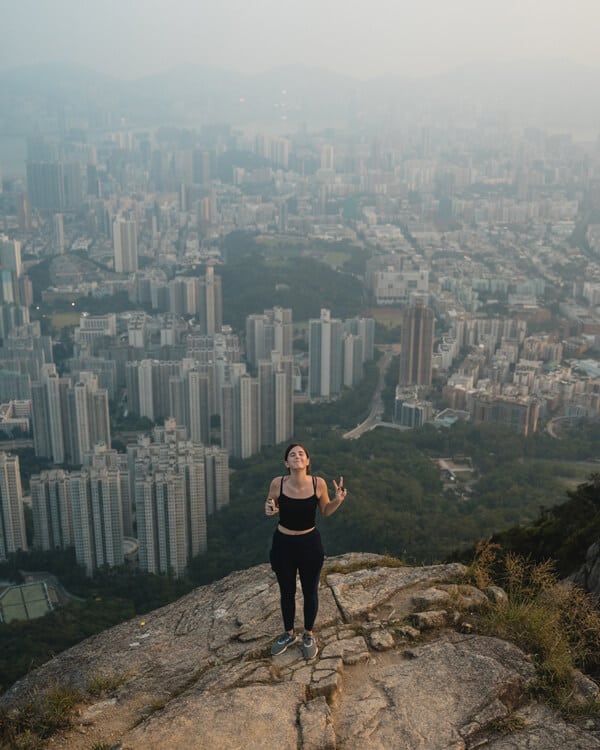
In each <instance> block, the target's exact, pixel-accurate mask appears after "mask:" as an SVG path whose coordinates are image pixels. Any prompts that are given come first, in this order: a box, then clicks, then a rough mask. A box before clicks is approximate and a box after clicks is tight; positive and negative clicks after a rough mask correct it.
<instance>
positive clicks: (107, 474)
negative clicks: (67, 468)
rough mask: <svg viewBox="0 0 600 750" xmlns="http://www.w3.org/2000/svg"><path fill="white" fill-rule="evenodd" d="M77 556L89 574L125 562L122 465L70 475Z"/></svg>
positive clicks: (91, 469) (85, 470) (86, 470)
mask: <svg viewBox="0 0 600 750" xmlns="http://www.w3.org/2000/svg"><path fill="white" fill-rule="evenodd" d="M69 483H70V489H71V504H72V510H73V537H74V542H75V556H76V558H77V562H78V563H79V564H80V565H83V566H85V569H86V572H87V574H88V575H93V573H94V571H95V570H97V569H98V568H102V567H109V568H111V567H114V566H116V565H121V564H122V563H123V559H124V558H123V511H122V507H121V477H120V472H119V470H118V469H106V468H104V469H94V468H90V469H84V470H82V471H78V472H74V473H73V474H70V475H69Z"/></svg>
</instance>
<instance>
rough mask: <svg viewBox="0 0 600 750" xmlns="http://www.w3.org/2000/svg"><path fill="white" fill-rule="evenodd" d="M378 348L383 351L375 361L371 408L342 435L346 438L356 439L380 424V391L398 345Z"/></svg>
mask: <svg viewBox="0 0 600 750" xmlns="http://www.w3.org/2000/svg"><path fill="white" fill-rule="evenodd" d="M379 349H380V350H381V351H383V357H381V359H380V360H379V362H378V363H377V368H378V369H379V379H378V380H377V387H376V388H375V391H374V392H373V398H372V399H371V409H370V411H369V414H368V415H367V418H366V419H365V420H364V421H363V422H361V423H360V424H358V425H356V427H354V428H353V429H352V430H349V431H348V432H346V433H344V435H342V437H343V438H345V439H346V440H357V439H358V438H359V437H360V436H361V435H362V434H363V433H365V432H369V431H370V430H372V429H373V428H374V427H377V425H379V424H381V418H382V416H383V401H382V399H381V393H382V391H383V387H384V385H385V374H386V372H387V371H388V369H389V367H390V364H391V362H392V357H394V356H396V355H397V354H399V353H400V345H399V344H390V345H386V346H380V347H379Z"/></svg>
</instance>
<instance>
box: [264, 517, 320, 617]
mask: <svg viewBox="0 0 600 750" xmlns="http://www.w3.org/2000/svg"><path fill="white" fill-rule="evenodd" d="M269 557H270V560H271V567H272V568H273V571H274V573H275V575H276V576H277V582H278V583H279V591H280V593H281V614H282V615H283V625H284V627H285V629H286V630H293V629H294V617H295V615H296V573H297V572H298V573H300V585H301V586H302V594H303V596H304V629H305V630H312V629H313V625H314V623H315V618H316V616H317V610H318V609H319V576H320V574H321V568H322V567H323V557H324V554H323V545H322V544H321V535H320V534H319V532H318V531H317V529H314V531H310V532H309V533H308V534H298V535H291V534H282V533H281V531H279V530H276V531H275V534H274V535H273V547H272V548H271V554H270V555H269Z"/></svg>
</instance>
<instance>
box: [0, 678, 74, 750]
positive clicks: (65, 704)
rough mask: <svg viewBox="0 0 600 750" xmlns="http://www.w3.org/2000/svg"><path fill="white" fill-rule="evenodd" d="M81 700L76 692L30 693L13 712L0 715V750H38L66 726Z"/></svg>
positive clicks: (58, 688)
mask: <svg viewBox="0 0 600 750" xmlns="http://www.w3.org/2000/svg"><path fill="white" fill-rule="evenodd" d="M81 700H82V694H81V693H80V692H78V691H76V690H71V689H69V688H64V687H55V688H52V689H51V690H47V691H45V692H43V693H32V694H31V696H30V698H29V700H27V701H26V702H25V703H24V704H23V706H22V707H21V708H20V709H18V710H16V711H3V712H1V713H0V750H9V748H10V750H40V749H41V748H43V747H45V746H46V740H47V739H48V738H49V737H51V736H52V735H53V734H54V733H55V732H57V731H58V730H59V729H64V728H65V727H67V726H69V724H70V721H71V714H72V711H73V709H74V707H75V706H76V704H77V703H79V702H80V701H81Z"/></svg>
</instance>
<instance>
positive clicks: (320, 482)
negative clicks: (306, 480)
mask: <svg viewBox="0 0 600 750" xmlns="http://www.w3.org/2000/svg"><path fill="white" fill-rule="evenodd" d="M313 482H314V486H315V489H316V490H317V492H318V491H319V490H322V489H323V487H326V486H327V482H326V481H325V480H324V479H323V477H318V476H316V475H313Z"/></svg>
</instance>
